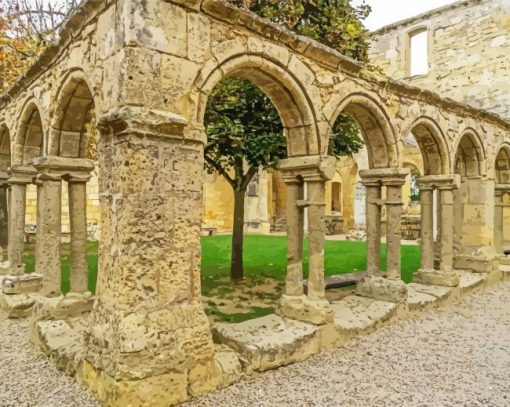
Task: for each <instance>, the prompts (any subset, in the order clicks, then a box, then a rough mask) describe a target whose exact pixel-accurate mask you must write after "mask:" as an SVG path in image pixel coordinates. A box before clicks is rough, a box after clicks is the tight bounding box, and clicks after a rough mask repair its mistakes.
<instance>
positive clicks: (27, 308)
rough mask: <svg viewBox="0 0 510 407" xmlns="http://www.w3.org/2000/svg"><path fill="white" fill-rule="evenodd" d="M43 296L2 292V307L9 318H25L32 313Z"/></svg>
mask: <svg viewBox="0 0 510 407" xmlns="http://www.w3.org/2000/svg"><path fill="white" fill-rule="evenodd" d="M43 298H44V297H42V296H41V295H39V294H4V293H0V309H1V310H2V314H3V315H4V316H5V317H7V318H25V317H28V316H29V315H31V314H32V310H33V308H34V305H35V304H36V303H37V302H38V301H41V300H42V299H43Z"/></svg>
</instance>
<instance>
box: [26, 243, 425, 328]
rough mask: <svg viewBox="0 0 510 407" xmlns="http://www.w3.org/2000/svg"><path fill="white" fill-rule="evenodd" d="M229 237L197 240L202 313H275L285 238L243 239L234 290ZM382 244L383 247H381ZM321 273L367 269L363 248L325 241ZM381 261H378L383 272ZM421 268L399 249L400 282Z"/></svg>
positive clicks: (227, 317) (92, 271) (416, 251)
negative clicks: (240, 279)
mask: <svg viewBox="0 0 510 407" xmlns="http://www.w3.org/2000/svg"><path fill="white" fill-rule="evenodd" d="M230 245H231V236H230V235H221V236H207V237H203V238H202V273H201V278H202V295H203V302H204V307H205V310H206V313H207V314H208V315H209V317H210V319H211V322H213V321H223V322H241V321H245V320H248V319H252V318H257V317H261V316H264V315H268V314H271V313H273V312H274V310H275V306H276V302H277V300H278V299H279V298H280V296H281V294H282V290H283V282H284V279H285V272H286V264H287V238H286V237H285V236H257V235H247V236H246V237H245V248H244V269H245V277H246V280H245V282H244V283H243V284H241V285H238V286H233V285H232V283H231V282H230V278H229V274H230ZM383 246H384V245H383ZM33 250H34V249H33V246H27V248H26V253H25V262H26V264H27V271H29V272H32V271H33V270H34V253H33ZM97 250H98V243H97V242H89V243H88V264H89V288H90V289H91V290H94V289H95V286H96V279H97V268H98V260H97ZM324 251H325V274H326V275H327V276H331V275H335V274H345V273H352V272H356V271H364V270H365V269H366V244H365V243H364V242H355V241H338V240H327V241H326V242H325V247H324ZM385 263H386V258H385V256H384V252H383V257H382V259H381V266H382V269H383V270H384V269H385ZM419 265H420V248H419V246H416V245H403V246H402V278H403V279H404V281H405V282H407V283H408V282H410V281H411V279H412V274H413V273H414V272H415V271H416V270H417V269H418V267H419ZM69 268H70V258H69V245H67V244H64V245H63V247H62V276H63V283H62V289H63V291H64V292H67V291H68V290H69V282H68V280H69ZM303 268H304V270H305V275H306V274H307V272H306V270H307V269H308V250H307V245H306V244H305V245H304V254H303ZM349 290H350V289H340V290H335V291H333V292H331V293H329V295H331V296H334V298H335V299H339V298H340V297H341V296H342V295H346V294H347V293H348V292H349Z"/></svg>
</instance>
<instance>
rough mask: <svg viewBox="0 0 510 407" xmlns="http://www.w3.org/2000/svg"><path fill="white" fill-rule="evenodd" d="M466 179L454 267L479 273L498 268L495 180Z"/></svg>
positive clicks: (481, 178)
mask: <svg viewBox="0 0 510 407" xmlns="http://www.w3.org/2000/svg"><path fill="white" fill-rule="evenodd" d="M464 182H465V184H464V187H463V188H464V189H465V192H466V199H465V203H464V206H463V219H462V239H461V244H460V247H459V248H458V254H456V257H455V260H454V266H455V268H457V269H464V270H471V271H474V272H480V273H489V272H493V271H496V270H497V269H498V259H497V257H498V256H497V254H496V250H495V249H494V185H495V184H494V181H493V180H490V179H487V178H483V177H469V178H466V179H465V181H464ZM443 219H444V217H443Z"/></svg>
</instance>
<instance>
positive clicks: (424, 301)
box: [407, 287, 439, 310]
mask: <svg viewBox="0 0 510 407" xmlns="http://www.w3.org/2000/svg"><path fill="white" fill-rule="evenodd" d="M438 301H439V299H438V298H437V297H435V296H433V295H430V294H426V293H424V292H421V291H417V290H415V289H414V288H412V287H408V295H407V304H408V306H409V309H410V310H415V309H420V308H425V307H426V306H428V305H430V304H434V303H436V302H438Z"/></svg>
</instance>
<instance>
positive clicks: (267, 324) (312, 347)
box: [212, 314, 319, 372]
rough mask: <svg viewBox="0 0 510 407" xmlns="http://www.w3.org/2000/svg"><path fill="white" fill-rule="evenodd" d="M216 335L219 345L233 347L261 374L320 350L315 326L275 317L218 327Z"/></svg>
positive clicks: (268, 316) (269, 316) (213, 330)
mask: <svg viewBox="0 0 510 407" xmlns="http://www.w3.org/2000/svg"><path fill="white" fill-rule="evenodd" d="M212 333H213V338H214V341H215V342H216V343H221V344H224V345H227V346H230V347H231V348H232V349H234V350H235V351H236V352H237V353H238V354H239V355H240V356H241V358H242V359H243V360H244V363H245V364H247V365H248V366H249V367H251V369H253V370H256V371H259V372H262V371H264V370H268V369H273V368H276V367H279V366H283V365H288V364H289V363H293V362H298V361H302V360H305V359H306V358H308V357H309V356H311V355H313V354H314V353H317V352H318V351H319V335H318V328H317V327H316V326H315V325H311V324H307V323H304V322H299V321H293V320H289V319H285V318H282V317H280V316H278V315H275V314H271V315H267V316H265V317H262V318H257V319H252V320H250V321H245V322H240V323H237V324H216V325H215V326H214V327H213V329H212Z"/></svg>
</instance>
